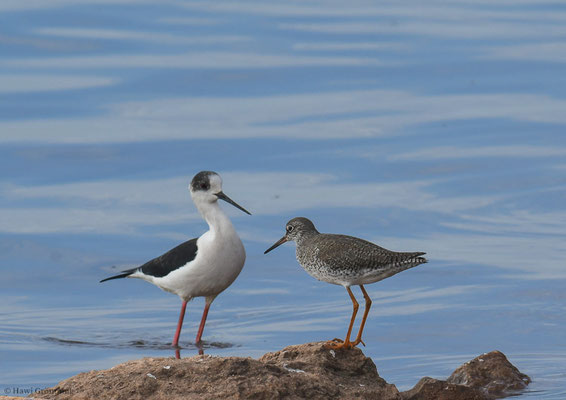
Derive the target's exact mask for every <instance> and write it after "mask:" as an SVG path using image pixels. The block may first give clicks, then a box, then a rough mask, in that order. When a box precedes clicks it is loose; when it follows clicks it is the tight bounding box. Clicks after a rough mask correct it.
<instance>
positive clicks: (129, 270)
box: [100, 268, 138, 283]
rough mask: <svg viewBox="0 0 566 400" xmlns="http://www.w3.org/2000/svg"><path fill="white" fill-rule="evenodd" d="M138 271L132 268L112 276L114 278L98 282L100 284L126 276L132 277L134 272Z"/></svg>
mask: <svg viewBox="0 0 566 400" xmlns="http://www.w3.org/2000/svg"><path fill="white" fill-rule="evenodd" d="M137 270H138V268H132V269H127V270H125V271H122V273H121V274H118V275H114V276H110V277H108V278H105V279H103V280H101V281H100V283H102V282H106V281H109V280H112V279H120V278H127V277H128V276H130V275H132V274H133V273H134V272H136V271H137Z"/></svg>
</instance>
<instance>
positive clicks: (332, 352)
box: [330, 350, 336, 358]
mask: <svg viewBox="0 0 566 400" xmlns="http://www.w3.org/2000/svg"><path fill="white" fill-rule="evenodd" d="M330 355H331V356H332V357H334V358H336V352H335V351H334V350H330Z"/></svg>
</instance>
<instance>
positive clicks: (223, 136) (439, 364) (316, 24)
mask: <svg viewBox="0 0 566 400" xmlns="http://www.w3.org/2000/svg"><path fill="white" fill-rule="evenodd" d="M0 13H1V14H0V15H1V16H2V21H3V22H2V26H3V31H2V33H1V34H0V48H1V50H2V51H1V53H0V54H1V56H0V57H1V62H0V166H1V168H0V177H1V181H0V191H1V196H0V238H1V240H0V250H1V251H0V268H1V273H2V279H1V280H0V288H1V290H0V315H1V321H2V323H1V324H0V359H1V360H2V363H1V364H0V376H2V378H1V379H0V393H1V391H4V393H8V392H9V391H12V392H14V389H21V390H24V389H26V388H44V387H47V386H52V385H54V384H56V383H57V382H58V381H60V380H62V379H64V378H66V377H68V376H71V375H73V374H76V373H78V372H81V371H87V370H90V369H103V368H109V367H111V366H113V365H115V364H116V363H118V362H122V361H126V360H129V359H134V358H140V357H145V356H173V355H174V352H173V351H172V350H171V349H170V348H169V347H168V346H167V344H168V343H169V342H170V341H171V339H172V336H173V333H174V329H175V325H176V321H177V316H178V312H179V307H180V300H179V299H177V298H175V297H174V296H171V295H169V294H167V293H164V292H162V291H160V290H159V289H157V288H155V287H153V286H152V285H149V284H147V283H146V282H142V281H137V280H124V281H112V282H107V283H105V284H99V283H98V281H99V280H100V279H102V278H104V277H106V276H108V275H110V274H112V273H114V272H115V271H116V270H120V269H122V268H128V267H131V266H135V265H139V264H141V263H143V262H145V261H147V260H149V259H151V258H153V257H155V256H157V255H159V254H161V253H163V252H165V251H166V250H168V249H170V248H172V247H174V246H175V245H176V244H178V243H179V242H181V241H183V240H187V239H190V238H192V237H195V236H198V235H200V234H201V233H202V232H204V231H205V230H206V225H205V224H204V223H203V222H202V221H201V219H200V217H199V216H198V213H197V212H196V209H195V208H194V206H193V205H192V203H191V201H190V197H189V194H188V191H187V186H188V183H189V181H190V179H191V177H192V176H193V175H194V174H195V173H196V172H198V171H200V170H203V169H209V170H215V171H217V172H219V173H220V174H221V175H222V177H223V178H224V189H225V192H226V193H227V194H229V195H230V196H231V197H232V198H233V199H234V200H236V201H237V202H238V203H240V204H242V205H243V206H244V207H245V208H247V209H249V210H250V211H251V212H252V213H253V216H251V217H250V216H247V215H245V214H243V213H240V212H239V211H238V210H236V209H233V208H229V206H227V205H226V206H223V207H225V209H226V211H227V212H228V213H229V215H230V216H231V217H232V219H233V221H234V224H235V226H236V228H237V230H238V232H239V233H240V234H241V236H242V238H243V241H244V244H245V246H246V249H247V253H248V258H247V262H246V266H245V268H244V270H243V272H242V274H241V275H240V277H239V278H238V280H237V281H236V282H235V283H234V284H233V285H232V286H231V287H230V288H229V290H227V291H226V292H224V293H223V294H221V295H220V296H219V297H218V298H217V299H216V301H215V302H214V304H213V306H212V309H211V313H210V315H209V321H208V323H207V326H206V330H205V339H206V340H207V343H208V344H207V348H206V349H205V352H207V353H209V354H217V355H241V356H248V355H249V356H254V357H258V356H260V355H261V354H263V353H264V352H267V351H274V350H278V349H281V348H282V347H284V346H286V345H290V344H297V343H303V342H309V341H318V340H324V339H330V338H334V337H342V336H343V335H344V333H345V331H346V328H347V322H348V319H349V315H350V312H351V304H350V301H349V298H348V296H347V293H346V292H345V290H344V289H343V288H341V287H338V286H331V285H328V284H325V283H321V282H318V281H315V280H314V279H312V278H311V277H310V276H308V275H307V274H306V273H305V272H304V271H303V270H302V269H301V268H300V267H299V266H298V265H297V263H296V261H295V259H294V248H293V246H292V245H291V244H288V245H286V246H282V247H281V248H278V249H277V250H276V251H273V252H271V253H269V254H268V255H263V251H264V250H265V249H266V248H267V247H269V246H270V245H271V244H272V243H273V242H274V241H275V240H277V239H278V238H279V237H281V235H282V234H283V229H284V224H285V222H286V221H287V220H288V219H290V218H292V217H295V216H307V217H309V218H310V219H312V220H313V221H314V222H315V223H316V225H317V227H318V229H319V230H320V231H322V232H333V233H344V234H351V235H355V236H359V237H363V238H365V239H368V240H372V241H375V242H376V243H379V244H380V245H382V246H384V247H387V248H390V249H392V250H399V251H426V252H427V257H428V258H429V260H430V262H429V263H428V264H426V265H422V266H419V267H417V268H414V269H412V270H409V271H406V272H403V273H401V274H399V275H397V276H395V277H392V278H390V279H387V280H386V281H383V282H379V283H376V284H374V285H369V286H368V287H367V290H368V292H369V294H370V296H371V297H372V298H373V300H374V303H373V308H372V311H371V314H370V317H369V320H368V324H367V326H366V330H365V335H364V340H365V342H366V344H367V347H365V348H364V349H363V350H364V352H365V353H366V354H367V355H368V356H371V357H372V358H373V360H374V361H375V363H376V364H377V366H378V369H379V372H380V374H381V375H382V376H383V377H384V378H385V379H386V380H387V381H388V382H390V383H394V384H396V385H397V387H398V388H399V389H401V390H405V389H409V388H411V387H412V386H413V385H414V384H415V383H416V382H417V381H418V380H419V379H420V378H421V377H422V376H425V375H428V376H432V377H435V378H445V377H447V376H448V375H449V374H450V373H451V372H452V371H453V370H454V369H455V368H456V367H458V366H459V365H460V364H462V363H463V362H465V361H467V360H469V359H471V358H473V357H475V356H477V355H479V354H481V353H484V352H487V351H491V350H494V349H498V350H501V351H503V352H504V353H505V354H506V355H507V356H508V357H509V359H510V360H511V362H513V363H514V364H515V365H517V366H518V367H519V369H520V370H521V371H523V372H525V373H527V374H528V375H530V376H531V377H532V378H533V383H532V385H531V386H530V388H529V390H528V391H527V392H526V393H525V394H523V395H522V397H523V398H537V399H539V398H548V399H562V398H564V397H566V373H565V371H566V357H565V356H566V340H565V338H566V335H565V332H566V317H565V315H566V313H565V311H566V296H565V295H564V290H563V288H564V284H565V282H566V262H565V260H566V250H565V247H564V237H565V234H566V212H565V210H564V204H566V139H565V136H564V130H565V128H566V113H565V112H564V110H566V87H565V85H564V83H565V81H564V73H563V71H564V63H565V62H566V46H565V45H564V44H563V43H564V40H565V39H566V24H565V22H566V8H565V7H564V5H563V4H561V3H559V2H539V1H536V2H535V1H531V0H524V1H518V2H517V1H513V2H509V1H504V0H500V1H489V2H487V1H479V2H478V1H475V2H467V1H457V2H453V3H445V2H442V1H433V2H428V3H427V4H426V5H425V4H421V3H419V2H405V3H403V4H399V3H398V2H386V3H380V5H379V7H378V6H376V5H373V4H372V3H368V2H364V1H359V2H353V3H352V2H350V3H348V4H347V5H345V4H344V3H342V2H338V1H336V2H328V1H325V2H318V1H307V2H304V1H301V2H287V3H285V4H266V3H264V2H256V1H249V2H238V3H233V2H228V1H219V2H215V3H214V4H209V3H203V2H196V1H175V0H171V1H167V2H164V3H162V4H160V5H159V6H157V5H155V4H154V3H152V2H143V1H142V2H136V3H135V4H134V3H131V2H129V1H126V0H123V1H121V0H104V1H95V0H82V1H76V0H75V1H66V0H61V1H52V2H16V1H4V2H2V4H0ZM355 293H356V295H357V296H358V297H359V299H360V300H361V294H360V292H359V291H358V290H357V289H356V290H355ZM202 307H203V300H202V299H196V300H195V301H193V302H192V303H190V305H189V307H188V315H187V317H186V319H185V325H184V329H183V333H182V336H181V339H182V342H183V347H184V349H183V350H182V351H181V355H182V356H183V357H184V356H191V355H194V354H196V353H197V351H198V350H197V348H196V347H195V346H194V345H193V344H192V340H194V336H195V334H196V329H197V325H198V322H199V320H200V313H201V312H202Z"/></svg>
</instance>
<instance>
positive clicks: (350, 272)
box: [264, 217, 427, 349]
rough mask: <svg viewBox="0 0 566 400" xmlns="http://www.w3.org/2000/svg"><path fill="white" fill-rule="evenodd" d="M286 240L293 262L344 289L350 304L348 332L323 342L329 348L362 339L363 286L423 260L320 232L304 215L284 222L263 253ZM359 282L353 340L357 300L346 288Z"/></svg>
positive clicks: (414, 254) (367, 306)
mask: <svg viewBox="0 0 566 400" xmlns="http://www.w3.org/2000/svg"><path fill="white" fill-rule="evenodd" d="M287 241H295V243H296V244H297V261H298V262H299V264H301V266H302V267H303V268H304V269H305V271H307V272H308V273H309V274H310V275H311V276H313V277H315V278H316V279H318V280H320V281H324V282H328V283H332V284H334V285H341V286H344V288H346V290H347V291H348V294H349V295H350V299H351V300H352V304H353V306H354V309H353V312H352V318H351V319H350V325H349V326H348V333H346V338H345V339H344V340H343V341H342V340H340V339H333V340H331V341H329V342H327V344H326V345H327V347H329V348H332V349H340V348H346V349H348V348H352V347H354V346H357V345H358V344H359V343H362V344H364V345H365V343H364V342H363V341H362V333H363V330H364V326H365V323H366V319H367V316H368V313H369V309H370V307H371V299H370V297H369V296H368V294H367V292H366V290H365V288H364V285H365V284H369V283H374V282H378V281H381V280H383V279H385V278H389V277H390V276H393V275H395V274H397V273H399V272H401V271H404V270H406V269H409V268H413V267H416V266H417V265H420V264H423V263H426V262H427V260H426V258H424V257H422V256H423V255H424V254H425V253H422V252H412V253H399V252H396V251H391V250H387V249H384V248H383V247H379V246H378V245H376V244H373V243H371V242H368V241H366V240H363V239H359V238H356V237H352V236H346V235H333V234H327V233H320V232H318V231H317V230H316V228H315V226H314V224H313V223H312V222H311V221H310V220H309V219H307V218H303V217H297V218H293V219H292V220H290V221H289V222H287V225H286V232H285V236H283V237H282V238H281V239H279V240H278V241H277V242H276V243H275V244H274V245H273V246H271V247H270V248H269V249H267V250H266V251H265V252H264V254H267V253H268V252H270V251H271V250H273V249H274V248H276V247H278V246H280V245H281V244H283V243H285V242H287ZM352 285H359V286H360V289H361V290H362V293H363V295H364V299H365V309H364V315H363V317H362V322H361V324H360V329H359V331H358V335H357V337H356V339H355V340H353V341H351V340H350V335H351V333H352V327H353V325H354V321H355V319H356V314H357V312H358V307H359V305H358V302H357V301H356V297H355V296H354V294H353V293H352V290H351V289H350V287H351V286H352Z"/></svg>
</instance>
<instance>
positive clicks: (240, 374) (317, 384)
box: [36, 342, 530, 400]
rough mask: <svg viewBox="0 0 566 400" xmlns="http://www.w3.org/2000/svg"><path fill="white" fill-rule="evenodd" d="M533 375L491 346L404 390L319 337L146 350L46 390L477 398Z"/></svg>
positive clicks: (170, 395) (56, 395)
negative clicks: (190, 351) (248, 347)
mask: <svg viewBox="0 0 566 400" xmlns="http://www.w3.org/2000/svg"><path fill="white" fill-rule="evenodd" d="M480 358H481V359H483V361H480ZM511 377H513V379H514V380H512V379H511ZM517 379H518V380H517ZM529 381H530V380H529V378H528V377H527V376H526V375H523V374H521V373H520V372H519V371H518V370H517V369H516V368H515V367H513V365H511V364H510V363H509V362H508V361H507V359H506V358H505V356H504V355H503V354H502V353H500V352H492V353H488V354H484V355H482V356H480V357H477V358H476V359H474V360H472V361H470V362H468V363H466V364H464V365H462V366H461V367H459V368H458V369H457V370H456V371H454V373H453V374H452V376H450V378H448V380H447V381H440V380H436V379H432V378H423V379H421V381H420V382H419V383H418V384H417V385H416V386H415V387H414V388H413V389H411V390H409V391H407V392H402V393H400V392H399V391H398V390H397V388H396V387H395V385H392V384H389V383H387V382H386V381H385V380H384V379H382V378H381V377H380V376H379V374H378V372H377V368H376V366H375V364H374V363H373V361H372V360H371V359H370V358H369V357H366V356H365V355H364V354H363V353H362V351H361V350H360V349H352V350H336V351H334V350H329V349H326V348H324V347H323V343H322V342H321V343H306V344H301V345H294V346H289V347H286V348H284V349H283V350H280V351H277V352H273V353H267V354H265V355H263V356H262V357H261V358H259V359H258V360H255V359H252V358H242V357H215V356H208V355H204V356H194V357H188V358H183V359H180V360H177V359H174V358H143V359H141V360H134V361H128V362H126V363H123V364H119V365H117V366H115V367H113V368H111V369H108V370H103V371H90V372H85V373H81V374H78V375H76V376H73V377H71V378H69V379H66V380H64V381H62V382H60V383H59V384H58V385H57V386H55V387H53V388H49V389H47V390H45V391H44V392H43V393H42V397H41V398H43V399H100V400H104V399H134V400H135V399H155V400H161V399H168V400H170V399H171V400H175V399H219V398H228V399H384V400H388V399H398V400H403V399H405V400H406V399H411V400H414V399H441V400H443V399H474V400H475V399H490V398H494V397H496V396H501V395H502V394H503V393H505V394H507V393H509V391H515V390H517V389H520V388H524V387H525V386H526V384H528V382H529ZM519 382H522V383H519ZM36 398H37V397H36Z"/></svg>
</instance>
